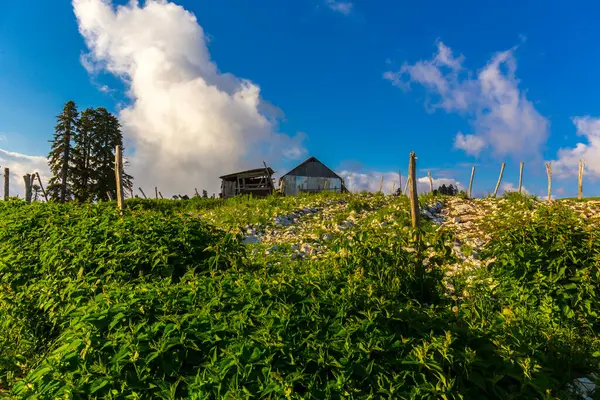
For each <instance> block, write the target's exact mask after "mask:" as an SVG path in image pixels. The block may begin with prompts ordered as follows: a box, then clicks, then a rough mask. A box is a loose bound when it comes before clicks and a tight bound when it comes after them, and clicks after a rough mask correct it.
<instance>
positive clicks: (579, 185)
mask: <svg viewBox="0 0 600 400" xmlns="http://www.w3.org/2000/svg"><path fill="white" fill-rule="evenodd" d="M583 169H584V161H583V160H579V174H578V176H577V198H578V199H579V200H581V199H582V198H583Z"/></svg>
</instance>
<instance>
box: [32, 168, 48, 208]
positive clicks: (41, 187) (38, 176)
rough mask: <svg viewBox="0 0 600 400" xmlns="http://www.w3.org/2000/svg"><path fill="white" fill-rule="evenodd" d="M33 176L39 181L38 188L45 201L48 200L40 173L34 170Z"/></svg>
mask: <svg viewBox="0 0 600 400" xmlns="http://www.w3.org/2000/svg"><path fill="white" fill-rule="evenodd" d="M35 176H36V177H37V180H38V182H39V183H40V189H42V194H43V195H44V199H46V202H47V201H48V195H47V194H46V191H45V190H44V184H43V183H42V179H41V178H40V173H39V172H36V173H35Z"/></svg>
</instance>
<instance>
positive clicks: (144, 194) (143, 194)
mask: <svg viewBox="0 0 600 400" xmlns="http://www.w3.org/2000/svg"><path fill="white" fill-rule="evenodd" d="M138 189H140V192H142V196H144V198H145V199H147V197H146V193H144V191H143V190H142V188H141V187H139V188H138Z"/></svg>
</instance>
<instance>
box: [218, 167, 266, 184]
mask: <svg viewBox="0 0 600 400" xmlns="http://www.w3.org/2000/svg"><path fill="white" fill-rule="evenodd" d="M267 171H268V172H269V175H273V174H274V173H275V171H273V170H272V169H271V167H269V168H267V169H266V170H265V168H264V167H263V168H254V169H248V170H246V171H240V172H234V173H232V174H227V175H223V176H220V177H219V179H222V180H224V181H228V180H235V179H237V178H238V177H240V178H252V177H257V176H265V175H266V172H267Z"/></svg>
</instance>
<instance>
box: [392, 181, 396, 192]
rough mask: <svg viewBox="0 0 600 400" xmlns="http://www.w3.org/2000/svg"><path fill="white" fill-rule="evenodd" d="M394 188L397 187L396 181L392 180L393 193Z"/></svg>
mask: <svg viewBox="0 0 600 400" xmlns="http://www.w3.org/2000/svg"><path fill="white" fill-rule="evenodd" d="M394 189H396V182H392V194H394Z"/></svg>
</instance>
